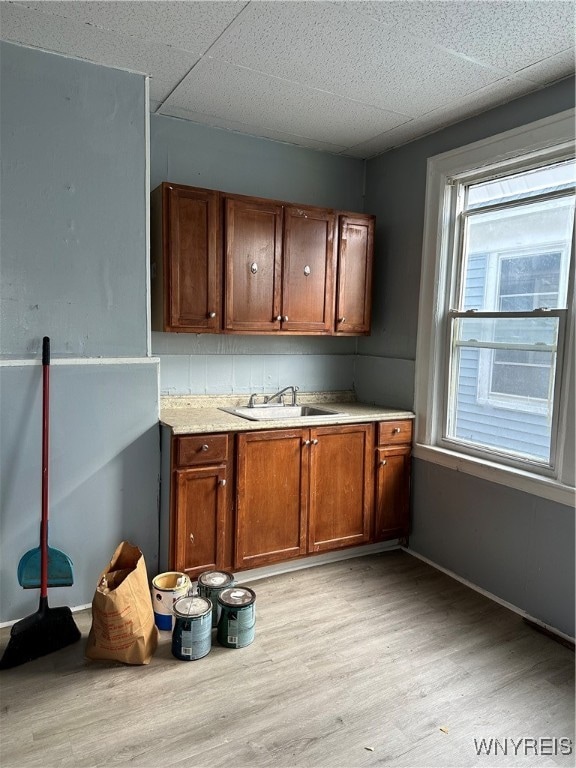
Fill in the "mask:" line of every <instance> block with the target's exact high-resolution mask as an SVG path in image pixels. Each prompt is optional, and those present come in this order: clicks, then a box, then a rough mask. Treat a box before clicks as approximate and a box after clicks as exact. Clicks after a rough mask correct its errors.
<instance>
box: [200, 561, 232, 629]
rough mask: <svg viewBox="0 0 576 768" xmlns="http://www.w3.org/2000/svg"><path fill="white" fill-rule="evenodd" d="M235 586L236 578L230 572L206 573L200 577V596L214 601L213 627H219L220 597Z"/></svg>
mask: <svg viewBox="0 0 576 768" xmlns="http://www.w3.org/2000/svg"><path fill="white" fill-rule="evenodd" d="M232 586H234V576H233V574H231V573H228V571H204V573H201V574H200V576H198V594H199V595H200V596H201V597H207V598H208V599H209V600H211V601H212V626H213V627H216V626H218V613H219V611H218V595H219V594H220V593H221V592H222V590H223V589H227V588H228V587H232Z"/></svg>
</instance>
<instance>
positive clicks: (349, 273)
mask: <svg viewBox="0 0 576 768" xmlns="http://www.w3.org/2000/svg"><path fill="white" fill-rule="evenodd" d="M374 225H375V219H374V216H360V215H357V214H341V215H340V216H339V222H338V283H337V289H336V333H337V334H339V335H346V334H348V335H355V336H357V335H368V334H369V333H370V324H371V316H372V270H373V252H374Z"/></svg>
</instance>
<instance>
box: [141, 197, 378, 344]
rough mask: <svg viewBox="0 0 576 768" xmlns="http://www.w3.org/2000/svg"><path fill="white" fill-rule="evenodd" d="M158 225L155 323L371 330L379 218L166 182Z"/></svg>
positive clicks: (288, 330) (156, 210) (226, 329)
mask: <svg viewBox="0 0 576 768" xmlns="http://www.w3.org/2000/svg"><path fill="white" fill-rule="evenodd" d="M151 233H152V239H151V253H152V264H151V275H152V328H153V330H161V331H172V332H190V333H220V332H222V333H230V334H263V333H264V334H278V335H281V334H292V335H298V334H306V335H311V334H315V335H363V334H368V333H369V332H370V314H371V285H372V262H373V244H374V243H373V240H374V217H373V216H367V215H363V214H353V213H344V212H342V211H334V210H332V209H330V208H319V207H316V206H299V205H294V204H289V203H283V202H281V201H278V200H267V199H264V198H257V197H250V196H247V195H231V194H227V193H224V192H219V191H217V190H208V189H200V188H196V187H188V186H184V185H180V184H171V183H168V182H163V183H162V184H161V185H160V186H159V187H158V188H157V189H155V190H154V192H153V193H152V205H151Z"/></svg>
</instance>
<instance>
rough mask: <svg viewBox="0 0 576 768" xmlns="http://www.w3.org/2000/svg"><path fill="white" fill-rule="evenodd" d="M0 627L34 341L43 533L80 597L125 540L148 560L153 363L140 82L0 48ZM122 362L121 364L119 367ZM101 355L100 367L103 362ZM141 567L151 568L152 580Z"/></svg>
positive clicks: (30, 519)
mask: <svg viewBox="0 0 576 768" xmlns="http://www.w3.org/2000/svg"><path fill="white" fill-rule="evenodd" d="M0 56H1V62H0V63H1V77H2V80H1V83H0V85H1V91H0V93H1V98H2V104H1V107H2V108H1V110H0V137H1V141H2V147H1V150H2V166H1V175H0V192H1V200H2V209H1V218H2V222H1V223H2V226H1V233H0V238H1V239H0V247H1V261H0V285H1V287H2V304H1V311H0V320H1V326H0V349H1V351H2V359H1V360H0V396H1V399H0V449H1V450H0V488H1V496H0V503H1V507H0V564H1V565H0V568H1V571H0V575H1V585H2V589H1V605H0V621H7V620H11V619H16V618H20V617H22V616H24V615H26V614H28V613H30V612H31V611H33V610H35V609H36V607H37V601H38V592H37V591H36V590H26V591H24V590H23V589H21V588H20V587H19V586H18V583H17V580H16V568H17V564H18V561H19V559H20V557H21V556H22V555H23V554H24V552H25V551H26V550H28V549H29V548H32V547H35V546H37V545H38V540H39V522H40V511H41V505H40V486H41V472H40V461H41V451H40V447H41V442H40V437H41V367H40V365H39V359H40V350H41V343H42V337H43V336H44V335H47V336H50V337H51V340H52V345H51V346H52V359H53V361H54V363H55V364H54V365H53V366H52V367H51V379H52V387H51V390H52V392H51V394H52V397H51V408H50V414H51V441H50V443H51V456H50V459H51V460H50V543H51V544H52V545H53V546H55V547H57V548H61V549H63V550H64V551H65V552H66V553H67V554H68V555H69V556H70V557H71V558H72V560H73V561H74V565H75V585H74V586H73V587H72V588H67V589H63V588H59V589H58V590H56V593H55V594H54V595H53V597H52V599H51V603H52V604H61V605H78V604H85V603H89V602H90V601H91V600H92V596H93V594H94V589H95V586H96V582H97V579H98V575H99V573H100V571H101V569H102V568H104V567H105V566H106V564H107V563H108V561H109V559H110V557H111V555H112V553H113V551H114V548H115V547H116V546H117V544H118V543H119V542H120V541H121V540H122V539H123V538H129V539H131V540H132V541H133V542H134V543H136V544H138V545H139V546H140V547H141V548H142V550H143V551H144V554H145V557H146V560H147V565H148V568H149V571H150V572H152V571H154V569H155V568H156V564H157V539H158V533H157V528H158V472H159V448H158V440H159V435H158V424H157V420H158V371H157V364H156V363H154V362H153V361H151V360H150V358H146V357H145V356H146V354H147V325H146V312H147V301H148V298H147V294H146V280H147V259H146V186H145V173H146V169H145V158H146V136H145V109H146V105H145V83H144V78H143V77H141V76H137V75H133V74H129V73H126V72H120V71H116V70H111V69H107V68H104V67H97V66H94V65H91V64H88V63H85V62H81V61H77V60H73V59H67V58H64V57H60V56H54V55H51V54H47V53H43V52H40V51H37V50H32V49H26V48H22V47H19V46H14V45H9V44H6V43H1V44H0ZM125 358H134V359H133V360H129V361H126V359H125ZM107 362H108V363H111V364H105V363H107ZM151 575H153V573H152V574H151Z"/></svg>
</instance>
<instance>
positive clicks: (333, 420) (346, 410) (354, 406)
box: [160, 392, 414, 435]
mask: <svg viewBox="0 0 576 768" xmlns="http://www.w3.org/2000/svg"><path fill="white" fill-rule="evenodd" d="M269 394H270V393H269ZM247 402H248V396H247V395H242V396H235V395H190V396H188V395H175V396H165V397H162V398H161V401H160V422H161V423H162V424H163V425H164V426H166V427H169V428H170V429H171V431H172V434H174V435H184V434H200V433H205V432H250V431H253V430H263V429H278V428H281V427H288V428H290V427H292V428H293V427H311V426H321V425H322V426H323V425H326V424H357V423H361V422H364V423H365V422H372V421H393V420H395V419H413V418H414V414H413V413H412V411H405V410H402V409H398V408H385V407H383V406H380V405H367V404H366V403H358V402H355V401H354V396H353V393H348V392H310V393H306V392H299V393H298V404H299V405H307V404H312V403H316V404H318V405H320V404H321V405H325V406H326V407H327V408H330V409H331V410H335V411H338V412H339V413H338V415H337V416H308V417H306V416H300V417H298V418H295V419H276V420H274V419H267V420H266V421H250V420H248V419H244V418H242V417H241V416H235V415H234V414H232V413H227V412H226V411H222V410H220V408H230V407H234V406H245V405H246V404H247Z"/></svg>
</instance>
